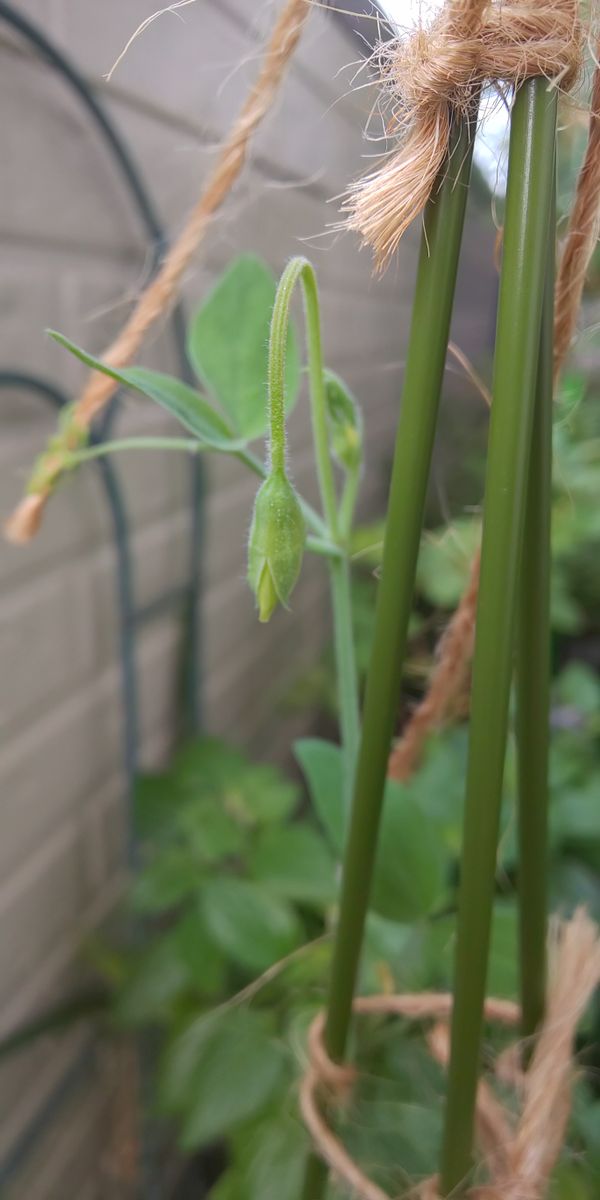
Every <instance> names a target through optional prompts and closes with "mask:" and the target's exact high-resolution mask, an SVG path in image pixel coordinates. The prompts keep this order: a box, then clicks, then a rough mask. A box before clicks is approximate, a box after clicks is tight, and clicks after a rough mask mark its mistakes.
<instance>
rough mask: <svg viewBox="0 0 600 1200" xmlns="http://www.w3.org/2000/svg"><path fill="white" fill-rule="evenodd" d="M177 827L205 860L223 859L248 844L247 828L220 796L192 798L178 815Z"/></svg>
mask: <svg viewBox="0 0 600 1200" xmlns="http://www.w3.org/2000/svg"><path fill="white" fill-rule="evenodd" d="M177 830H178V832H179V834H180V836H181V838H182V840H183V842H184V844H185V845H187V846H188V848H189V849H190V851H191V852H192V853H193V854H194V855H195V856H197V858H198V861H199V862H202V863H211V864H213V863H218V862H221V861H222V860H223V859H225V858H231V857H232V856H233V855H236V854H239V853H241V852H242V850H243V847H244V840H245V839H244V831H243V830H242V829H240V827H239V825H238V824H237V822H236V821H235V819H234V817H233V816H232V815H231V813H229V812H227V809H226V808H225V807H224V805H223V804H222V803H221V802H220V801H219V800H218V799H217V798H213V797H208V796H207V797H202V796H199V797H198V799H197V800H188V801H187V802H186V803H185V804H184V805H182V807H181V810H180V812H179V814H178V817H177Z"/></svg>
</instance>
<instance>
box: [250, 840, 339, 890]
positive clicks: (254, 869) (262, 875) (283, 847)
mask: <svg viewBox="0 0 600 1200" xmlns="http://www.w3.org/2000/svg"><path fill="white" fill-rule="evenodd" d="M248 870H249V872H250V875H251V876H252V877H253V878H254V879H257V880H258V881H259V883H264V884H266V885H267V886H268V887H269V888H270V889H271V891H272V892H275V893H276V894H277V895H278V896H283V897H284V898H285V899H286V900H295V901H297V902H298V903H306V904H316V905H317V906H318V907H320V906H321V905H324V904H331V902H332V901H333V900H334V898H335V895H336V891H337V889H336V884H335V864H334V861H333V858H332V857H331V854H330V853H329V850H328V849H327V845H326V843H325V842H324V840H323V838H322V837H321V836H320V835H319V834H318V833H316V832H315V830H314V829H311V828H310V826H308V825H305V824H304V825H300V824H298V825H290V826H289V827H288V828H287V829H278V828H271V829H265V830H264V831H263V832H262V833H261V835H260V837H259V838H258V839H257V841H256V843H255V845H254V847H253V849H252V851H251V853H250V856H249V859H248Z"/></svg>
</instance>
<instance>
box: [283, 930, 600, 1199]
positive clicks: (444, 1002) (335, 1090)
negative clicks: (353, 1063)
mask: <svg viewBox="0 0 600 1200" xmlns="http://www.w3.org/2000/svg"><path fill="white" fill-rule="evenodd" d="M549 964H550V965H549V987H548V997H547V1006H546V1016H545V1020H544V1024H543V1027H542V1029H541V1032H540V1034H539V1036H538V1038H537V1040H536V1044H535V1047H534V1051H533V1055H532V1058H531V1063H530V1066H529V1068H528V1070H527V1071H526V1072H521V1071H520V1069H519V1068H518V1066H516V1065H515V1064H516V1063H518V1055H512V1056H511V1057H510V1060H509V1061H510V1063H511V1064H512V1067H511V1072H510V1074H511V1081H512V1083H513V1085H514V1087H515V1091H516V1093H517V1098H518V1100H519V1116H518V1119H517V1120H516V1122H515V1120H514V1119H513V1116H512V1114H511V1113H509V1112H508V1111H507V1110H506V1109H505V1107H504V1105H503V1104H501V1103H500V1101H499V1100H498V1099H497V1097H496V1096H495V1094H494V1091H493V1089H492V1088H491V1087H490V1086H489V1085H488V1083H486V1081H485V1080H482V1081H481V1082H480V1084H479V1088H478V1093H477V1108H476V1131H477V1140H478V1143H479V1146H480V1148H481V1151H482V1161H481V1164H480V1167H481V1172H482V1173H483V1172H485V1175H486V1176H487V1180H486V1182H484V1183H479V1184H476V1185H474V1186H473V1187H472V1188H470V1189H469V1192H468V1195H469V1197H470V1200H543V1198H544V1197H545V1195H546V1189H547V1185H548V1180H549V1177H550V1174H551V1171H552V1168H553V1166H554V1164H555V1162H556V1160H557V1158H558V1156H559V1154H560V1150H561V1147H562V1143H563V1138H564V1134H565V1127H566V1123H567V1119H568V1115H569V1111H570V1099H571V1089H572V1084H573V1079H574V1068H573V1061H572V1055H573V1043H574V1038H575V1031H576V1028H577V1024H578V1022H579V1020H580V1018H581V1016H582V1014H583V1012H584V1011H585V1008H586V1006H587V1004H588V1001H589V999H590V997H591V995H592V993H593V991H594V989H595V988H596V986H597V985H598V983H600V939H599V937H598V931H597V929H596V926H595V925H594V923H593V921H591V920H590V918H589V917H588V916H587V914H586V913H585V911H584V910H583V909H578V910H577V912H576V913H575V915H574V916H573V918H572V920H570V921H568V922H558V921H555V922H553V924H552V926H551V931H550V947H549ZM353 1009H354V1012H355V1013H356V1014H357V1015H361V1016H366V1015H368V1014H378V1015H381V1014H384V1015H395V1016H400V1017H404V1018H407V1019H408V1020H413V1021H424V1020H428V1021H434V1022H435V1025H434V1027H433V1030H432V1031H431V1032H430V1034H429V1036H428V1038H427V1043H428V1047H429V1050H430V1052H431V1053H432V1055H433V1056H434V1057H435V1058H436V1059H437V1060H438V1061H439V1062H441V1063H442V1065H445V1064H446V1062H447V1060H448V1055H449V1047H448V1030H447V1023H448V1020H449V1018H450V1016H451V1013H452V996H451V995H448V994H446V993H417V994H406V995H398V996H385V995H383V996H361V997H359V998H357V999H356V1000H355V1001H354V1005H353ZM485 1017H486V1020H487V1021H490V1022H492V1023H494V1024H499V1025H504V1026H508V1027H514V1026H515V1025H517V1024H518V1022H519V1009H518V1006H517V1005H515V1004H513V1003H512V1002H511V1001H508V1000H497V999H488V1000H486V1003H485ZM440 1022H442V1024H441V1025H440ZM323 1033H324V1014H323V1013H319V1014H318V1015H317V1017H316V1018H315V1019H314V1021H313V1023H312V1025H311V1027H310V1031H309V1036H308V1054H309V1065H308V1068H307V1070H306V1072H305V1075H304V1077H303V1079H302V1083H301V1087H300V1109H301V1113H302V1117H303V1120H304V1122H305V1124H306V1126H307V1128H308V1130H309V1132H310V1134H311V1138H312V1141H313V1143H314V1147H315V1149H316V1151H317V1152H318V1154H319V1155H320V1156H321V1157H322V1158H323V1159H324V1161H325V1162H326V1163H327V1165H328V1166H329V1168H330V1169H331V1171H332V1172H333V1174H334V1176H335V1177H336V1178H337V1179H339V1180H340V1181H341V1182H342V1183H343V1184H345V1185H346V1186H347V1187H348V1188H350V1189H352V1195H353V1197H355V1200H392V1198H391V1197H390V1196H389V1194H388V1193H387V1192H386V1191H384V1190H383V1189H382V1188H381V1187H379V1186H378V1185H377V1184H376V1183H374V1182H373V1181H372V1180H371V1179H369V1178H368V1176H367V1175H366V1174H365V1173H364V1172H363V1171H362V1169H361V1168H360V1166H359V1165H358V1164H357V1163H356V1162H355V1161H354V1159H353V1158H352V1156H351V1155H350V1154H349V1153H348V1151H347V1150H346V1148H345V1147H344V1145H343V1144H342V1142H341V1141H340V1139H339V1138H338V1137H337V1136H336V1135H335V1134H334V1133H333V1131H332V1130H331V1128H330V1127H329V1125H328V1123H327V1120H326V1119H325V1116H324V1114H323V1104H324V1102H328V1103H329V1105H331V1104H334V1105H335V1104H336V1103H337V1104H340V1103H343V1104H346V1105H347V1104H348V1103H349V1093H350V1091H351V1089H352V1085H353V1083H354V1082H355V1080H356V1072H355V1071H354V1069H353V1068H351V1067H348V1066H339V1065H338V1064H337V1063H334V1062H332V1061H331V1059H330V1058H329V1056H328V1054H327V1051H326V1049H325V1046H324V1041H323ZM506 1061H507V1059H506V1056H505V1055H503V1056H502V1057H501V1060H499V1064H500V1063H502V1065H503V1067H504V1075H506ZM409 1195H410V1197H412V1198H413V1200H438V1196H439V1193H438V1187H437V1181H436V1179H435V1178H430V1179H426V1180H424V1181H423V1182H422V1183H420V1184H417V1185H416V1186H415V1187H414V1188H412V1189H411V1190H410V1192H409Z"/></svg>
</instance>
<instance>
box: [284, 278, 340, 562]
mask: <svg viewBox="0 0 600 1200" xmlns="http://www.w3.org/2000/svg"><path fill="white" fill-rule="evenodd" d="M298 282H300V283H301V284H302V290H303V295H304V315H305V320H306V346H307V355H308V376H309V383H310V407H311V419H312V431H313V441H314V447H315V459H316V466H317V477H318V480H319V491H320V493H321V503H322V505H323V513H324V515H325V520H326V522H327V525H328V527H329V535H330V537H331V538H332V540H333V541H337V539H338V517H337V499H336V491H335V480H334V477H333V467H332V465H331V458H330V455H329V442H328V438H327V408H326V403H325V381H324V377H323V353H322V349H321V325H320V315H319V293H318V289H317V277H316V275H315V272H314V269H313V267H312V266H311V264H310V263H309V261H308V259H306V258H292V259H291V260H290V262H289V263H288V264H287V267H286V268H285V270H284V272H283V274H282V276H281V279H280V281H279V287H278V288H277V295H276V297H275V305H274V308H273V316H272V318H271V335H270V341H269V416H270V422H271V465H272V466H273V467H274V468H277V467H285V351H286V345H287V334H288V326H289V313H290V303H291V300H292V295H293V292H294V288H295V286H296V284H297V283H298Z"/></svg>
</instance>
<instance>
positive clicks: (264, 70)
mask: <svg viewBox="0 0 600 1200" xmlns="http://www.w3.org/2000/svg"><path fill="white" fill-rule="evenodd" d="M309 11H310V0H287V3H286V4H285V7H284V8H283V10H282V11H281V13H280V15H279V18H278V20H277V22H276V24H275V27H274V29H273V32H272V34H271V37H270V39H269V42H268V44H267V46H266V49H265V52H264V55H263V59H262V66H261V69H260V72H259V75H258V78H257V80H256V82H255V83H254V85H253V87H252V88H251V90H250V93H249V95H248V97H247V99H246V101H245V103H244V105H243V107H242V110H241V112H240V114H239V116H238V118H237V120H236V121H235V122H234V124H233V125H232V127H231V130H230V132H229V135H228V137H227V140H226V141H225V142H224V144H223V146H222V148H221V151H220V153H219V156H218V158H217V161H216V163H215V166H214V168H213V170H212V172H211V173H210V175H209V178H208V180H207V182H206V184H205V186H204V188H203V190H202V194H201V196H200V199H199V201H198V203H197V205H196V206H195V208H193V209H192V211H191V213H190V215H189V217H188V220H187V222H186V224H185V226H184V228H183V230H182V232H181V234H180V236H179V238H178V239H177V241H176V242H174V244H173V246H172V248H171V250H170V251H169V253H168V254H167V256H166V258H165V260H164V262H163V264H162V267H161V268H160V270H159V272H158V274H157V275H156V276H155V278H154V279H153V280H152V281H151V282H150V283H149V285H148V287H147V288H146V289H145V291H144V292H142V295H141V297H140V299H139V301H138V303H137V304H136V306H135V308H134V310H133V312H132V313H131V316H130V317H129V318H128V320H127V321H126V322H125V325H124V326H123V328H122V330H121V332H120V333H119V335H118V337H117V338H115V340H114V341H113V342H112V343H111V345H110V346H109V347H108V349H107V350H106V351H105V352H104V355H103V359H104V361H105V362H106V363H107V364H108V366H111V367H115V368H116V369H120V368H122V367H125V366H128V365H129V364H130V363H131V362H132V361H133V359H134V358H135V356H136V355H137V353H138V351H139V349H140V347H141V345H142V343H143V342H144V340H145V339H146V337H147V335H148V333H149V332H150V330H151V329H152V328H153V326H155V325H156V323H157V321H158V320H159V318H160V317H162V316H163V314H164V313H166V312H168V311H169V309H170V308H171V306H172V305H173V303H174V302H175V300H176V298H177V295H178V292H179V289H180V286H181V281H182V279H183V277H184V275H185V272H186V270H187V269H188V267H189V265H190V263H191V262H192V259H193V258H194V255H195V254H196V251H197V250H198V247H199V245H200V243H201V241H202V239H203V238H204V235H205V233H206V231H207V229H208V226H209V224H210V221H211V218H212V217H213V216H214V214H215V212H216V211H217V209H219V208H220V207H221V205H222V204H223V201H224V200H225V198H226V197H227V195H228V194H229V192H230V191H231V189H232V187H233V185H234V183H235V182H236V180H237V178H238V176H239V175H240V172H241V170H242V168H243V166H244V163H245V161H246V156H247V153H248V149H249V146H250V142H251V140H252V138H253V136H254V134H255V132H256V130H257V129H258V127H259V125H260V124H261V122H262V121H263V120H264V118H265V117H266V115H267V113H268V112H269V111H270V109H271V107H272V105H273V102H274V100H275V97H276V95H277V92H278V90H279V87H280V85H281V83H282V81H283V78H284V75H285V71H286V68H287V66H288V64H289V62H290V60H291V58H292V55H293V53H294V51H295V49H296V46H297V44H298V41H299V39H300V35H301V33H302V30H303V28H304V24H305V22H306V19H307V17H308V14H309ZM117 387H118V384H117V383H116V382H115V380H113V379H109V378H108V377H107V376H106V375H100V374H99V373H98V372H93V373H92V374H91V375H90V378H89V381H88V383H87V385H86V387H85V388H84V390H83V393H82V395H81V397H80V399H79V400H78V401H77V403H76V404H75V405H74V406H73V409H72V410H71V415H70V419H69V420H68V422H67V423H66V426H65V427H64V428H63V429H62V430H61V432H60V433H59V435H58V436H57V437H55V438H53V439H52V444H51V447H50V448H49V449H48V450H47V451H46V452H45V454H43V455H42V457H41V460H40V461H39V462H38V464H37V465H36V468H35V472H34V477H33V490H30V492H29V494H28V495H26V496H25V497H24V499H23V500H22V501H21V503H20V504H19V505H18V507H17V508H16V509H15V511H14V513H13V514H12V515H11V516H10V517H9V519H8V521H7V523H6V526H5V533H6V536H7V537H8V539H9V540H10V541H12V542H27V541H29V540H30V539H31V538H32V537H33V536H34V534H35V533H37V530H38V529H39V526H40V523H41V520H42V516H43V512H44V508H45V505H46V502H47V500H48V498H49V496H50V494H51V493H52V491H53V489H54V487H55V485H56V483H57V482H58V480H59V478H60V476H61V474H62V470H63V466H64V461H65V457H66V456H67V455H68V453H69V450H70V449H72V447H73V445H77V444H79V443H80V441H81V438H82V434H85V432H86V431H87V430H88V429H89V427H90V424H91V422H92V420H93V419H94V417H95V416H97V414H98V413H99V412H100V411H101V410H102V409H103V408H104V407H105V406H106V405H107V404H108V401H109V400H110V399H111V396H113V394H114V392H115V391H116V389H117Z"/></svg>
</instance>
